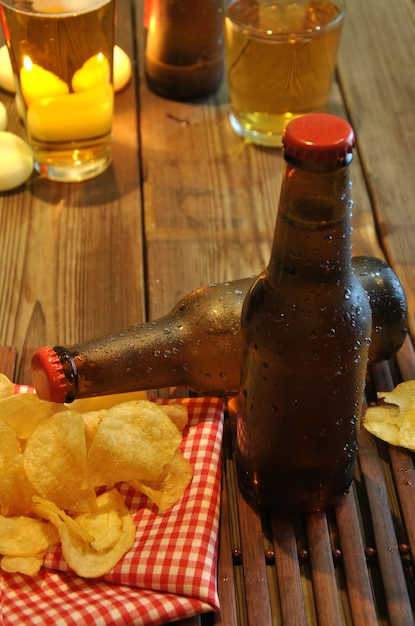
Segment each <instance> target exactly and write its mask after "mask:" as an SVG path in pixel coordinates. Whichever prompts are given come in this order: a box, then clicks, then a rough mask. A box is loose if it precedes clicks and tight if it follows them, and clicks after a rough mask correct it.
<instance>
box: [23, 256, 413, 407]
mask: <svg viewBox="0 0 415 626" xmlns="http://www.w3.org/2000/svg"><path fill="white" fill-rule="evenodd" d="M352 263H353V264H354V267H355V273H356V275H357V277H358V278H359V280H360V281H361V283H362V284H363V285H364V287H365V289H366V290H367V292H368V293H369V296H370V303H371V307H372V311H373V320H374V324H373V334H372V342H371V345H370V350H369V356H370V358H371V360H372V361H379V360H381V359H390V358H391V357H392V356H393V355H394V354H395V352H397V351H398V350H399V348H400V347H401V345H402V343H403V341H404V339H405V337H406V334H407V324H408V311H407V305H406V299H405V294H404V291H403V288H402V285H401V284H400V282H399V280H398V277H397V276H396V275H395V273H394V272H393V271H392V269H391V268H390V267H389V266H388V265H386V263H384V262H383V261H381V260H380V259H377V258H376V257H370V256H365V257H354V259H352ZM252 282H253V278H252V277H251V278H242V279H240V280H236V281H231V282H226V283H220V284H216V285H209V286H205V287H202V288H200V289H196V290H195V291H193V292H192V293H190V294H188V295H187V296H185V297H184V298H183V299H182V300H181V301H180V302H179V303H178V304H177V305H176V306H175V307H174V308H173V310H172V311H171V312H170V313H169V314H168V315H166V316H164V317H162V318H160V319H158V320H156V321H154V322H149V323H147V324H140V325H139V326H133V327H131V328H129V329H126V330H123V331H122V332H119V333H116V334H111V335H108V336H106V337H102V338H97V339H93V340H89V341H86V342H84V343H81V344H78V345H75V346H65V347H63V346H57V347H55V348H50V347H44V348H40V350H38V351H37V352H36V354H35V356H34V359H33V381H34V384H35V386H36V390H37V392H38V394H39V396H40V397H41V398H43V399H46V400H54V401H57V402H71V401H72V400H74V399H75V398H82V397H89V396H95V395H106V394H110V393H122V392H125V391H140V390H145V389H151V388H162V387H174V386H180V387H182V386H184V387H188V388H189V389H192V390H193V391H195V392H197V393H199V394H203V395H209V394H210V395H234V394H236V393H237V392H238V389H239V375H240V363H241V345H240V339H241V338H240V317H241V310H242V303H243V300H244V298H245V296H246V294H247V292H248V290H249V288H250V286H251V285H252Z"/></svg>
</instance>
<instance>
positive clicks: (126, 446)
mask: <svg viewBox="0 0 415 626" xmlns="http://www.w3.org/2000/svg"><path fill="white" fill-rule="evenodd" d="M13 392H14V386H13V385H12V384H11V383H10V381H8V379H7V378H6V379H4V378H3V377H0V394H2V395H3V398H1V395H0V555H2V558H1V561H0V568H2V569H3V570H4V571H7V572H20V573H21V574H25V575H28V576H34V575H35V574H36V573H37V572H38V571H39V569H40V568H41V566H42V563H43V559H44V556H45V554H46V553H47V551H49V550H50V549H51V547H53V546H54V545H56V544H57V543H58V542H60V543H61V544H62V553H63V555H64V557H65V559H66V562H67V564H68V567H69V568H70V569H72V570H74V571H75V572H76V573H77V574H78V575H80V576H85V577H88V578H90V577H96V576H100V575H102V574H104V573H106V572H108V571H109V570H110V569H111V568H112V567H114V565H115V564H116V563H117V562H118V560H119V559H120V558H121V556H122V555H123V554H124V553H125V552H126V551H127V550H129V548H130V547H131V545H132V544H133V542H134V539H135V526H134V523H133V520H132V518H131V516H130V514H129V512H128V510H127V508H126V507H125V504H124V501H123V499H122V498H121V496H120V494H119V492H118V491H117V490H116V489H112V487H113V485H114V484H115V483H118V482H121V481H125V482H127V483H129V484H131V485H133V486H135V487H136V488H137V489H139V490H140V491H141V492H142V493H144V494H146V495H147V496H148V497H149V498H150V499H152V500H153V501H154V502H155V503H156V504H157V506H158V507H159V510H160V511H163V510H165V509H166V508H168V507H170V506H172V505H173V504H174V503H175V502H177V500H178V499H179V498H180V497H181V496H182V495H183V492H184V490H185V489H186V487H187V486H188V484H189V482H190V480H191V478H192V474H193V470H192V467H191V465H190V463H188V461H186V460H185V459H184V458H183V456H182V455H181V453H180V449H179V446H180V443H181V441H182V433H181V431H182V430H183V429H184V427H185V426H186V424H187V420H188V414H187V408H186V407H185V406H184V405H180V404H169V405H157V404H156V403H154V402H149V401H147V400H142V399H137V398H135V399H130V400H129V401H128V402H123V403H122V404H118V405H115V406H111V407H110V408H109V409H101V410H94V411H88V412H87V413H84V414H82V415H81V414H80V413H79V412H78V411H74V410H73V409H72V410H71V409H68V408H67V407H66V406H65V405H60V404H54V403H50V402H45V401H43V400H40V399H39V398H38V397H37V396H36V394H30V393H29V394H20V395H16V396H11V395H10V393H13ZM4 396H7V397H4ZM130 397H131V396H130ZM113 401H114V399H112V400H111V402H110V404H113ZM95 487H99V488H100V491H102V489H103V488H106V489H107V491H104V492H103V493H101V495H99V496H97V495H96V492H95Z"/></svg>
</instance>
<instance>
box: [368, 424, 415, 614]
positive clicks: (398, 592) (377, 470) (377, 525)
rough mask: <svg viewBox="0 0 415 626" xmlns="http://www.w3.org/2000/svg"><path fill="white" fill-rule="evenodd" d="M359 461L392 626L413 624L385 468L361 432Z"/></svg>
mask: <svg viewBox="0 0 415 626" xmlns="http://www.w3.org/2000/svg"><path fill="white" fill-rule="evenodd" d="M359 462H360V465H361V469H362V473H363V476H364V481H365V487H366V490H367V494H368V497H369V502H370V510H371V516H372V523H373V529H374V533H375V539H376V552H377V557H378V560H379V564H380V568H381V572H382V578H383V583H384V592H385V598H386V603H387V608H388V614H389V620H390V624H391V626H402V624H406V625H408V626H410V625H411V624H414V618H413V612H412V607H411V602H410V599H409V596H408V590H407V586H406V581H405V575H404V572H403V568H402V561H401V558H400V554H399V547H398V543H397V540H396V534H395V529H394V525H393V520H392V515H391V512H390V507H389V500H388V494H387V489H386V485H385V479H384V476H383V472H382V467H381V464H380V460H379V455H378V451H377V447H376V442H375V440H374V438H373V437H372V436H371V435H370V434H369V433H368V432H367V431H366V430H365V429H364V428H362V429H361V433H360V448H359Z"/></svg>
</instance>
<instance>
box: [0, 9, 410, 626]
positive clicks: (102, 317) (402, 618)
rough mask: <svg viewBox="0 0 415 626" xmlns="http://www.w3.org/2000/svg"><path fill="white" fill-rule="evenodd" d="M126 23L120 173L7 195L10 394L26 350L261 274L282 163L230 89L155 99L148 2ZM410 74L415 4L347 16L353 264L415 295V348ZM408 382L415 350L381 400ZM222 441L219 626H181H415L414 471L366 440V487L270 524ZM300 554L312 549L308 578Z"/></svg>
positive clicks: (14, 124)
mask: <svg viewBox="0 0 415 626" xmlns="http://www.w3.org/2000/svg"><path fill="white" fill-rule="evenodd" d="M117 13H118V15H117V42H118V43H119V44H120V45H121V47H123V48H124V49H125V50H126V52H127V53H128V54H129V55H130V57H131V59H132V62H133V69H134V75H133V79H132V81H131V83H130V84H129V86H128V87H127V88H126V89H125V90H124V91H123V92H121V93H119V94H117V96H116V113H115V120H114V127H113V165H112V166H111V168H110V169H109V170H108V171H107V172H106V173H104V174H103V175H102V176H101V177H99V178H97V179H95V180H92V181H89V182H85V183H82V184H66V185H65V184H58V183H53V182H50V181H47V180H44V179H41V178H38V177H36V176H33V178H32V179H31V180H30V181H29V182H28V183H27V184H26V185H25V186H24V187H22V188H19V189H16V190H13V191H10V192H6V193H0V259H1V262H0V345H1V346H14V347H15V348H16V349H17V365H16V369H15V371H14V376H15V378H16V380H21V381H22V380H26V381H27V376H28V370H27V368H26V367H25V363H26V361H25V351H26V350H28V349H32V348H35V347H38V346H41V345H45V344H50V345H55V344H65V343H73V342H78V341H82V340H84V339H87V338H91V337H93V336H100V335H102V334H104V333H106V332H109V331H114V330H119V329H122V328H124V327H128V326H129V325H131V324H134V323H139V322H141V321H144V320H145V319H155V318H157V317H160V316H161V315H163V314H165V313H167V312H168V311H169V310H170V308H171V307H172V306H173V305H174V304H175V303H176V302H177V300H179V298H180V297H182V296H183V295H185V294H186V293H187V292H189V291H191V290H192V289H194V288H196V287H198V286H201V285H204V284H206V283H210V282H217V281H224V280H232V279H236V278H240V277H243V276H248V275H253V274H256V273H258V272H259V271H260V270H261V269H262V268H263V267H264V266H265V265H266V264H267V263H268V259H269V254H270V247H271V240H272V236H273V230H274V224H275V217H276V211H277V206H278V198H279V192H280V183H281V175H282V168H283V160H282V155H281V151H280V150H272V149H265V148H260V147H257V146H254V145H252V144H249V143H247V142H244V141H243V140H242V139H240V138H239V137H238V136H236V135H235V134H234V133H233V131H232V130H231V128H230V126H229V122H228V118H227V113H228V106H229V105H228V98H227V89H226V85H225V84H224V85H223V86H222V88H221V89H220V90H219V92H218V93H217V94H216V95H215V96H214V97H211V98H209V99H206V100H203V101H200V102H194V103H180V102H175V101H169V100H164V99H161V98H159V97H158V96H156V95H154V94H153V93H151V92H150V91H149V90H148V88H147V86H146V83H145V80H144V78H143V54H142V48H143V28H142V2H141V1H140V0H135V1H134V0H121V1H120V2H118V3H117ZM414 67H415V5H414V2H413V1H412V0H400V1H399V2H394V3H393V2H390V0H389V1H387V0H364V1H362V0H348V2H347V16H346V21H345V24H344V30H343V35H342V41H341V49H340V53H339V61H338V76H337V80H336V83H335V85H334V86H333V92H332V99H331V103H330V112H332V113H336V114H338V115H340V116H343V117H347V118H348V119H349V120H350V121H351V123H352V125H353V127H354V129H355V132H356V135H357V150H356V156H355V159H354V161H353V164H352V167H351V176H352V180H353V198H354V201H355V206H354V211H353V213H354V217H353V222H352V223H353V229H354V230H353V236H352V241H353V254H372V255H376V256H382V257H384V258H386V259H387V260H388V262H389V263H390V264H391V265H392V266H393V268H394V269H395V271H396V273H397V274H398V276H399V278H400V280H401V282H402V284H403V286H404V289H405V292H406V295H407V299H408V304H409V314H410V331H411V335H412V337H413V336H414V332H415V255H414V252H413V250H414V247H415V200H414V198H415V185H414V180H415V176H414V172H415V148H414V145H415V115H414V113H415V104H414V103H415V70H414ZM0 99H1V101H2V102H4V103H5V104H6V106H7V108H8V112H9V130H11V131H14V132H17V133H18V134H23V131H22V127H21V125H20V122H19V120H18V116H17V113H16V110H15V106H14V99H13V98H12V97H11V96H10V95H9V94H6V93H5V92H1V91H0ZM1 364H2V361H1V356H0V366H1ZM0 369H1V368H0ZM12 373H13V372H12ZM406 378H415V358H414V356H413V349H412V342H411V340H410V339H408V341H407V342H406V344H405V346H404V348H403V350H402V351H401V353H400V355H399V357H398V359H397V361H396V362H395V361H393V362H392V363H389V364H386V363H384V364H381V365H380V366H379V367H377V368H375V371H372V372H371V385H372V394H373V391H375V390H376V389H379V388H383V389H384V388H385V386H387V387H391V386H392V385H393V384H394V383H396V381H397V380H400V379H406ZM369 387H370V386H369ZM368 394H369V397H370V389H369V392H368ZM231 425H232V415H230V418H229V420H228V426H231ZM225 430H227V429H225ZM226 437H227V438H226V439H225V447H224V467H225V472H224V483H223V494H222V499H223V503H222V518H221V519H222V522H221V524H222V530H221V541H220V552H219V554H220V562H219V575H218V580H219V592H220V597H221V603H222V609H223V611H222V616H215V617H213V616H204V617H202V618H197V619H194V620H189V621H188V622H186V624H187V626H190V625H196V624H211V623H215V624H222V626H233V625H234V624H238V625H239V624H241V625H245V624H247V625H248V624H249V625H251V624H256V625H258V626H271V624H280V623H283V624H291V623H292V624H294V623H295V624H306V623H307V624H327V625H328V626H333V625H337V624H343V623H345V624H354V625H355V626H356V624H358V625H360V624H362V625H363V624H365V626H366V625H367V624H377V623H380V624H389V623H390V624H396V625H397V626H398V625H399V626H405V625H406V624H413V614H414V608H415V583H414V569H413V558H414V555H415V546H414V541H415V529H413V528H412V521H411V520H412V519H413V518H415V504H414V503H415V493H414V489H412V486H410V489H409V496H408V489H406V492H405V494H404V496H403V495H402V494H401V491H399V490H397V487H396V485H397V483H398V482H399V481H397V480H396V479H395V482H393V478H391V475H392V473H393V472H392V470H390V468H393V467H396V463H398V460H399V464H400V465H402V463H405V464H406V465H405V467H406V468H407V470H405V471H408V472H409V471H413V464H412V457H411V456H410V455H409V454H407V453H403V452H402V451H399V450H392V449H390V450H389V449H388V447H382V446H379V444H378V443H377V442H374V441H373V439H372V438H371V437H368V436H367V434H365V433H363V436H362V441H361V455H360V464H359V472H360V474H359V476H360V479H359V480H356V485H355V489H354V492H353V494H352V496H351V497H350V498H347V499H346V500H347V502H346V503H345V504H344V505H342V506H341V507H339V508H338V509H337V510H336V511H335V512H328V513H327V516H326V515H319V516H317V515H316V516H310V517H309V518H307V520H305V521H304V520H302V521H301V522H300V521H299V520H297V521H296V520H293V519H291V518H285V517H284V516H279V517H277V516H275V517H272V518H270V519H265V518H264V516H263V515H262V514H261V513H260V512H257V511H252V510H248V507H247V505H246V504H245V503H244V502H243V500H242V499H241V498H240V496H239V494H238V492H237V489H236V487H235V482H234V480H233V464H232V463H233V462H232V454H231V448H230V441H229V437H230V435H229V433H228V434H227V435H226ZM399 455H403V456H399ZM394 460H395V461H396V463H395V465H394ZM402 467H404V466H403V465H402ZM388 468H389V469H388ZM372 472H374V474H372ZM391 472H392V473H391ZM362 477H363V478H362ZM392 483H393V486H392V487H391V484H392ZM385 494H386V495H385ZM391 494H392V495H391ZM382 498H383V500H382ZM385 498H386V500H385ZM364 502H367V503H368V506H367V510H368V511H369V510H370V513H367V511H366V512H365V506H364ZM412 513H414V514H413V515H412ZM385 520H386V521H385ZM300 526H301V528H300ZM362 528H364V529H365V533H363V531H362ZM391 537H392V538H391ZM276 538H279V540H278V541H277V540H276ZM301 541H302V542H303V543H302V544H301ZM258 542H259V544H260V547H259V552H258V550H257V545H256V544H258ZM365 542H366V545H365ZM367 542H369V543H367ZM371 542H372V543H371ZM391 542H392V543H391ZM393 542H394V543H393ZM300 544H301V545H307V553H306V552H304V551H303V552H301V553H300V557H301V555H302V556H303V557H304V560H303V561H302V560H301V558H298V546H299V545H300ZM375 544H376V545H375ZM374 545H375V548H373V546H374ZM391 545H393V546H395V547H393V548H392V547H391ZM264 546H265V548H266V546H268V552H266V555H267V559H268V560H267V559H265V558H264ZM339 546H340V547H341V550H340V547H339ZM403 546H409V548H410V551H409V553H408V552H407V551H406V549H404V548H403ZM372 548H373V549H376V552H375V557H374V558H373V559H372V561H371V560H370V558H369V557H370V556H371V554H372V553H371V552H370V550H371V549H372ZM395 548H396V549H395ZM398 548H399V550H398ZM333 549H334V552H333V554H334V555H337V557H338V559H337V561H336V559H335V558H334V559H333V558H332V551H333ZM365 549H366V553H365ZM383 549H384V550H386V553H384V552H383V551H382V550H383ZM235 550H236V552H235ZM239 550H242V561H240V559H239ZM281 550H282V551H283V552H281ZM336 550H337V552H336ZM368 550H369V552H368ZM392 552H394V560H393V564H392V565H391V564H390V562H389V561H388V554H389V555H390V553H392ZM294 553H295V558H291V557H293V554H294ZM369 553H370V554H369ZM258 554H259V555H260V556H258ZM368 554H369V556H368ZM382 555H383V556H382ZM306 556H307V558H306ZM372 556H373V555H372ZM287 559H288V560H287ZM374 561H375V562H374ZM339 562H340V564H339ZM275 563H277V566H276V565H275ZM278 563H279V564H280V565H281V563H282V564H283V565H284V563H285V566H284V567H282V569H281V567H280V566H278ZM287 564H288V565H287Z"/></svg>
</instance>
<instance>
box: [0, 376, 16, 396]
mask: <svg viewBox="0 0 415 626" xmlns="http://www.w3.org/2000/svg"><path fill="white" fill-rule="evenodd" d="M12 395H14V385H13V383H12V382H11V380H9V379H8V378H7V376H6V375H5V374H0V400H2V399H3V398H8V397H9V396H12Z"/></svg>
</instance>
